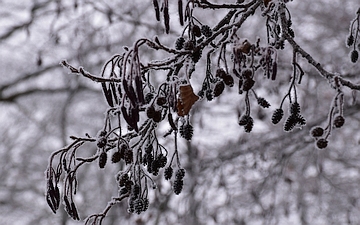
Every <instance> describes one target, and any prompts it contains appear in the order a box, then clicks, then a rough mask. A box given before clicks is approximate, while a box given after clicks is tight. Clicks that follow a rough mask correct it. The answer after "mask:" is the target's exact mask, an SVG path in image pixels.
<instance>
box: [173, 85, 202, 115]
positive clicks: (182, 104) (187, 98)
mask: <svg viewBox="0 0 360 225" xmlns="http://www.w3.org/2000/svg"><path fill="white" fill-rule="evenodd" d="M198 99H199V96H197V95H196V94H194V90H193V89H192V87H191V85H185V86H180V97H179V99H178V101H177V111H178V115H179V116H185V115H188V114H189V112H190V109H191V107H192V106H193V105H194V103H195V102H196V101H197V100H198Z"/></svg>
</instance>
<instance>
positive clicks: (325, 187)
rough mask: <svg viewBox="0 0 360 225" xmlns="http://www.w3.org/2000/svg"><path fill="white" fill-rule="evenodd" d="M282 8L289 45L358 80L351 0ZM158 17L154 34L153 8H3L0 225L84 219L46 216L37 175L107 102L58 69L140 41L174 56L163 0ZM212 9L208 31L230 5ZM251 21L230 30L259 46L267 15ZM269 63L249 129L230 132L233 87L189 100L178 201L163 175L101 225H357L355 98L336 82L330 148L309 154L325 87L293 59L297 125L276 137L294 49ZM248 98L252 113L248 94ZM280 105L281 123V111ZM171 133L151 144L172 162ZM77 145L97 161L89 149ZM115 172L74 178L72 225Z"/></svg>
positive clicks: (34, 4)
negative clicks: (272, 71)
mask: <svg viewBox="0 0 360 225" xmlns="http://www.w3.org/2000/svg"><path fill="white" fill-rule="evenodd" d="M159 2H160V3H161V2H162V1H159ZM174 2H175V1H174ZM183 2H186V1H183ZM212 2H213V3H223V2H222V1H215V0H214V1H212ZM227 2H231V1H227ZM233 2H235V1H233ZM239 2H242V1H239ZM248 2H252V1H247V0H245V3H248ZM255 2H256V1H255ZM265 2H269V1H265ZM273 2H278V1H277V0H273ZM280 2H283V1H280ZM268 4H270V3H268ZM286 6H287V8H288V9H289V11H290V12H291V18H292V29H293V31H294V33H295V38H294V40H296V41H297V43H299V44H300V45H301V46H302V48H303V49H304V50H306V51H307V52H308V53H309V54H310V55H311V56H312V57H313V58H314V59H315V60H317V61H319V62H320V63H321V65H322V66H323V68H325V69H326V70H327V71H331V72H337V73H339V74H340V75H341V77H343V78H346V79H348V80H350V81H352V82H353V83H354V84H356V83H358V82H359V74H360V64H359V61H358V62H357V63H352V62H351V60H350V55H349V54H350V52H351V50H352V48H348V47H347V46H346V39H347V37H348V35H349V27H350V23H351V21H353V20H354V19H355V18H356V16H357V14H356V12H357V10H358V8H359V7H360V5H359V2H358V0H347V1H343V0H318V1H312V0H302V1H298V0H294V1H290V2H288V3H286ZM169 11H170V32H169V34H165V30H164V23H163V21H162V22H157V21H156V19H155V12H154V7H153V2H152V1H144V0H133V1H126V0H118V1H109V0H102V1H92V0H56V1H46V0H44V1H42V0H18V1H12V0H0V68H1V70H0V71H1V76H0V125H1V126H0V127H1V129H0V168H1V169H0V215H1V221H2V222H1V224H6V225H7V224H9V225H10V224H12V225H16V224H21V225H25V224H29V225H32V224H44V225H45V224H59V225H71V224H83V221H74V220H72V219H71V218H70V217H69V216H68V215H67V213H66V212H65V210H64V207H63V204H62V203H61V204H60V208H59V210H58V211H57V213H56V214H53V212H52V211H51V209H50V208H49V206H48V204H47V202H46V199H45V190H46V181H45V175H44V171H45V170H46V168H47V165H48V160H49V156H50V155H51V153H52V152H54V151H56V150H58V149H60V148H62V147H63V146H66V145H68V144H70V143H71V139H70V138H69V137H70V136H71V135H74V136H77V137H82V136H84V135H85V133H88V134H89V135H90V136H96V135H97V133H98V132H99V130H100V129H101V128H102V126H103V123H104V115H105V112H106V109H107V108H108V107H109V106H108V104H107V102H106V100H105V97H104V95H103V93H102V89H101V85H100V84H99V83H96V82H93V81H90V80H89V79H87V78H85V77H83V76H78V75H74V74H70V73H69V70H68V69H66V68H64V67H62V66H60V64H59V63H60V61H61V60H63V59H66V60H67V62H69V63H70V64H71V65H73V66H75V67H79V66H82V67H84V69H85V70H86V71H90V72H91V73H92V74H99V73H100V71H101V68H102V66H103V65H104V63H105V62H106V61H107V60H109V59H110V58H111V57H112V56H113V55H115V54H119V53H121V52H123V51H124V48H123V46H133V44H134V42H135V41H136V40H137V39H139V38H148V39H150V40H153V39H154V37H155V36H157V37H158V39H159V40H160V41H161V43H162V44H163V45H165V46H169V47H171V48H174V45H175V41H176V39H177V38H178V37H179V36H181V34H182V31H183V28H184V27H181V26H180V24H179V21H178V14H177V4H174V3H173V1H169ZM214 12H215V11H212V10H211V9H195V10H194V14H195V15H196V16H197V18H198V19H199V20H200V21H201V22H203V23H206V24H208V25H209V26H211V27H213V26H214V25H216V24H217V23H218V22H219V21H220V20H221V19H222V18H223V17H224V16H225V15H226V13H227V12H228V10H225V9H224V10H216V13H214ZM261 14H262V11H261V10H260V8H259V9H258V10H257V11H256V12H255V14H254V15H253V16H250V17H249V18H248V19H247V20H246V22H245V23H244V24H243V25H242V26H241V28H240V30H239V31H238V33H237V35H238V36H239V37H240V38H243V39H247V40H249V42H251V43H255V42H256V41H257V38H260V40H261V41H260V45H262V46H264V45H266V44H267V40H266V31H267V30H266V26H265V23H266V17H263V16H262V15H261ZM141 54H142V55H143V57H145V58H147V59H150V60H151V59H162V57H161V52H160V51H154V50H148V51H142V53H141ZM277 57H278V72H277V78H276V80H275V81H271V80H268V79H266V78H264V79H262V78H261V79H260V80H261V82H259V83H258V84H257V85H258V86H256V92H257V94H258V95H259V96H261V97H264V98H266V100H267V101H268V102H269V103H270V104H271V106H270V107H269V108H265V109H264V108H261V107H258V106H255V105H254V106H252V107H251V115H252V117H253V119H254V127H253V130H252V132H251V133H247V132H245V131H244V129H243V127H241V126H239V124H238V117H239V116H240V115H242V114H243V113H244V94H242V95H239V93H238V88H236V87H232V88H230V87H225V90H224V93H223V94H222V95H221V96H219V97H217V98H214V99H213V100H212V101H207V100H206V98H203V99H201V100H199V101H197V102H196V104H194V106H193V107H192V110H191V112H190V114H191V124H192V126H193V127H194V134H193V138H192V140H191V141H186V140H185V139H184V138H180V137H179V140H178V141H179V143H178V151H179V155H180V160H181V165H182V166H183V167H184V168H185V170H186V176H185V178H184V188H183V191H182V193H181V194H180V195H175V194H174V193H173V190H172V186H171V181H170V182H169V181H166V180H165V179H164V177H163V170H160V172H159V176H157V177H154V181H155V182H156V184H157V188H156V189H155V190H152V189H151V190H149V196H148V197H149V201H150V205H149V208H148V209H147V210H146V211H145V212H143V213H141V214H140V215H138V214H136V213H135V214H131V213H128V211H127V209H128V202H127V201H123V202H121V203H120V204H117V205H115V206H114V207H113V208H112V209H111V210H110V211H109V213H108V215H107V217H106V218H105V219H104V221H103V224H105V225H113V224H139V225H140V224H188V225H195V224H207V225H210V224H241V225H245V224H249V225H250V224H254V225H255V224H264V225H265V224H294V225H297V224H312V225H315V224H359V223H360V216H359V215H360V202H359V198H360V191H359V190H360V152H359V143H360V131H359V129H358V128H359V126H360V113H359V108H360V107H359V104H360V102H359V99H358V98H357V97H356V96H357V95H358V93H357V91H353V90H351V89H350V88H348V87H342V89H341V90H342V91H343V94H344V117H345V124H344V126H343V127H342V128H340V129H335V128H334V129H333V130H332V133H331V136H330V137H329V138H328V146H327V148H325V149H318V148H317V147H316V145H315V142H314V138H312V137H311V136H310V129H311V128H312V127H313V126H322V127H325V126H326V124H327V122H328V115H329V109H330V108H331V106H332V104H333V103H332V102H333V98H334V96H335V95H336V90H334V89H333V88H331V87H330V86H331V85H330V84H329V82H328V81H327V80H326V79H324V78H323V77H321V76H320V75H319V73H318V72H317V71H316V70H315V68H314V67H313V66H311V65H309V64H308V63H307V61H306V60H304V59H302V58H301V57H299V61H298V63H299V64H300V65H301V67H302V69H303V70H304V73H305V75H304V76H303V78H302V82H301V84H300V85H297V86H296V87H297V94H298V102H299V104H300V106H301V114H302V115H303V116H304V118H305V119H306V126H304V127H302V128H301V129H300V128H298V127H295V128H294V130H293V131H291V132H284V131H283V122H284V119H283V120H282V121H281V122H280V123H279V124H277V125H273V124H272V123H271V117H272V113H273V112H274V110H275V109H276V108H278V107H279V105H280V103H281V100H282V98H283V96H284V95H285V94H286V92H287V90H288V87H289V81H290V79H291V75H292V64H291V59H292V50H291V48H290V47H289V44H288V43H287V42H285V49H284V50H279V51H278V56H277ZM205 63H206V58H205V54H203V57H202V58H201V59H200V60H199V62H198V63H197V65H196V70H195V72H194V74H193V75H192V76H193V78H192V80H191V82H192V85H193V88H194V92H195V93H197V92H198V91H200V89H201V85H202V79H203V77H204V73H205V72H204V71H205ZM165 76H166V75H165ZM260 77H261V76H260ZM162 80H164V77H161V75H159V76H158V77H154V78H153V82H155V83H156V82H161V81H162ZM250 101H255V104H256V100H254V98H253V97H250ZM251 104H253V103H251ZM283 109H284V111H285V115H287V114H288V104H284V108H283ZM168 128H169V125H168V124H167V123H166V122H164V123H163V124H161V125H159V129H158V134H159V142H161V144H162V145H163V146H165V147H166V148H167V149H168V151H169V152H170V153H169V154H172V151H173V146H174V144H173V141H174V138H173V136H171V135H170V136H167V137H166V138H163V135H164V134H165V133H166V132H167V130H168ZM86 148H87V149H88V151H89V152H91V154H95V153H96V145H95V144H88V145H86ZM82 151H84V150H82ZM91 154H90V155H91ZM123 166H124V165H123V164H121V163H120V164H114V163H110V162H108V164H107V165H106V168H105V169H103V170H100V169H99V167H98V165H97V163H94V164H89V165H85V166H84V168H81V170H79V173H78V177H77V179H78V181H79V187H78V191H77V194H76V195H75V198H74V201H75V203H76V205H77V209H78V212H79V215H80V217H81V219H82V220H84V219H85V218H86V217H87V216H89V215H91V214H95V213H99V212H101V211H102V210H103V209H104V208H105V207H106V204H107V202H108V201H109V199H111V196H114V195H117V193H118V187H117V184H116V180H115V174H116V172H117V171H118V170H119V169H121V168H123ZM60 191H62V190H61V189H60Z"/></svg>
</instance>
